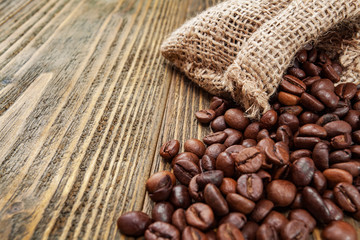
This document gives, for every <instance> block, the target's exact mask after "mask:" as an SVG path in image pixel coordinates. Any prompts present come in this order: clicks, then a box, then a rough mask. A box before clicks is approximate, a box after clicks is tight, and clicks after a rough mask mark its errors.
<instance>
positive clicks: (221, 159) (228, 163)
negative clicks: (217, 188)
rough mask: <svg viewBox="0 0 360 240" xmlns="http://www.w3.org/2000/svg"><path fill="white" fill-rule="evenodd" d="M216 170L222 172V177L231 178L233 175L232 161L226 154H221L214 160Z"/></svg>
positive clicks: (233, 164)
mask: <svg viewBox="0 0 360 240" xmlns="http://www.w3.org/2000/svg"><path fill="white" fill-rule="evenodd" d="M216 169H218V170H221V171H223V172H224V177H232V176H233V175H234V173H235V162H234V159H233V158H232V157H231V156H230V154H229V153H227V152H222V153H220V154H219V156H218V157H217V158H216Z"/></svg>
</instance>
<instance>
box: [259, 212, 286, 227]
mask: <svg viewBox="0 0 360 240" xmlns="http://www.w3.org/2000/svg"><path fill="white" fill-rule="evenodd" d="M288 222H289V221H288V220H287V218H286V217H285V216H284V215H283V214H281V213H279V212H277V211H271V212H270V213H269V214H268V215H267V216H266V218H265V219H264V221H263V223H265V224H269V225H270V226H272V227H273V228H274V229H275V230H276V231H277V232H280V231H281V230H282V229H283V228H284V226H285V225H286V224H287V223H288Z"/></svg>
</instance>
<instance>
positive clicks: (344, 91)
mask: <svg viewBox="0 0 360 240" xmlns="http://www.w3.org/2000/svg"><path fill="white" fill-rule="evenodd" d="M356 92H357V89H356V85H355V84H354V83H341V84H339V85H337V86H336V88H335V93H336V94H337V95H338V96H339V97H340V98H341V99H349V100H351V99H352V98H353V97H354V96H355V94H356Z"/></svg>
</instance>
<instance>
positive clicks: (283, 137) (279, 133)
mask: <svg viewBox="0 0 360 240" xmlns="http://www.w3.org/2000/svg"><path fill="white" fill-rule="evenodd" d="M292 138H293V134H292V131H291V128H290V127H289V126H287V125H281V126H280V127H278V129H277V130H276V141H278V142H284V143H285V144H286V145H287V146H289V145H292Z"/></svg>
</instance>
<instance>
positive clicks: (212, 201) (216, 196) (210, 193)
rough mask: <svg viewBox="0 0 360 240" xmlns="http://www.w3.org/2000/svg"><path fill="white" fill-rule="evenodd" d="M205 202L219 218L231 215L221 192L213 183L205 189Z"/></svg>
mask: <svg viewBox="0 0 360 240" xmlns="http://www.w3.org/2000/svg"><path fill="white" fill-rule="evenodd" d="M204 199H205V202H206V203H207V204H208V205H209V206H210V207H211V208H212V209H213V211H214V213H215V214H216V215H217V216H224V215H226V214H228V213H229V207H228V204H227V202H226V200H225V199H224V197H223V196H222V194H221V192H220V190H219V189H218V188H217V187H216V186H215V185H214V184H212V183H209V184H207V185H206V187H205V189H204Z"/></svg>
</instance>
